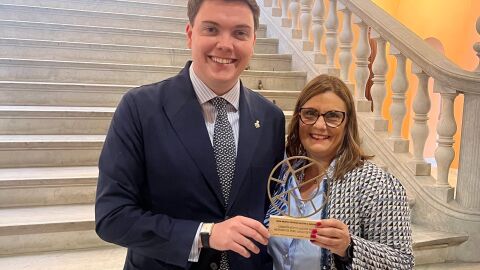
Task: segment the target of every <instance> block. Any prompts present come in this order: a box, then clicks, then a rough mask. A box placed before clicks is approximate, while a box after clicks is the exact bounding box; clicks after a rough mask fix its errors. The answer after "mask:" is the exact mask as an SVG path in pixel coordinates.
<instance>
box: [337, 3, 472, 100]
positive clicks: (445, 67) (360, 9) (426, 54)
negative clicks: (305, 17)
mask: <svg viewBox="0 0 480 270" xmlns="http://www.w3.org/2000/svg"><path fill="white" fill-rule="evenodd" d="M338 1H339V2H341V3H342V4H343V5H344V6H345V7H346V8H348V9H349V10H350V11H351V12H352V13H353V14H354V15H355V16H357V17H359V18H360V19H361V20H362V21H364V22H365V23H366V24H367V25H368V26H370V27H372V28H373V29H374V30H375V31H376V32H377V33H379V34H380V35H381V36H382V38H384V39H385V40H387V41H388V42H389V43H391V44H392V45H394V46H395V47H396V48H397V49H398V50H399V51H400V52H401V53H402V54H403V55H405V56H406V57H407V58H408V59H410V60H411V61H412V62H414V63H415V64H416V65H418V66H419V67H420V68H421V69H422V70H423V71H424V72H425V73H427V74H428V75H430V76H431V77H433V78H434V79H435V80H436V81H437V82H440V83H441V84H442V85H443V86H444V87H446V88H448V89H451V90H455V91H458V92H461V93H470V94H476V95H480V74H478V73H475V72H472V71H467V70H463V69H461V68H460V67H459V66H457V65H456V64H455V63H453V62H452V61H450V60H449V59H448V58H446V57H445V56H443V55H442V54H440V53H439V52H438V51H436V50H435V49H433V48H432V47H430V46H429V45H428V44H427V43H426V42H425V41H424V40H422V39H421V38H420V37H419V36H418V35H416V34H415V33H413V32H412V31H411V30H409V29H408V28H407V27H405V26H404V25H403V24H401V23H400V22H398V21H397V20H395V19H394V18H393V17H392V16H390V15H389V14H388V13H387V12H385V11H384V10H383V9H381V8H380V7H378V6H377V5H375V4H374V3H373V2H372V1H371V0H338Z"/></svg>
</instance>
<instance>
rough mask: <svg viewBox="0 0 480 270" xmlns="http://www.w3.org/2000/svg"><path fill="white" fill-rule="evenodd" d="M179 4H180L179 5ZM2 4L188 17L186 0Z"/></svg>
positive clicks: (12, 0)
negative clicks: (178, 0)
mask: <svg viewBox="0 0 480 270" xmlns="http://www.w3.org/2000/svg"><path fill="white" fill-rule="evenodd" d="M177 3H178V4H177ZM2 4H10V5H25V6H39V7H49V8H62V9H74V10H86V11H98V12H112V13H123V14H136V15H147V16H168V17H175V18H186V17H187V6H186V4H185V0H180V2H177V1H175V0H161V1H153V0H147V1H144V0H138V1H137V0H102V1H100V2H99V1H98V0H69V1H57V0H2Z"/></svg>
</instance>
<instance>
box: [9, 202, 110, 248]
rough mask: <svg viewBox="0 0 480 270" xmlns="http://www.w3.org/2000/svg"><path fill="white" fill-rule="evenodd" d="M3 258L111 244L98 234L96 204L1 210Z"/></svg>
mask: <svg viewBox="0 0 480 270" xmlns="http://www.w3.org/2000/svg"><path fill="white" fill-rule="evenodd" d="M0 216H1V217H2V219H1V220H0V255H2V256H5V255H13V254H24V253H33V252H42V251H55V250H69V249H81V248H92V247H102V246H107V245H111V244H109V243H106V242H104V241H103V240H101V239H100V238H99V237H98V236H97V235H96V233H95V230H94V228H95V221H94V216H95V212H94V205H93V204H79V205H55V206H38V207H19V208H3V209H0Z"/></svg>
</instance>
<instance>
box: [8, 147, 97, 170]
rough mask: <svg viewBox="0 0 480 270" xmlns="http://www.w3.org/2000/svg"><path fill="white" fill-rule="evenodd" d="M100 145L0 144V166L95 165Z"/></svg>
mask: <svg viewBox="0 0 480 270" xmlns="http://www.w3.org/2000/svg"><path fill="white" fill-rule="evenodd" d="M100 151H101V145H99V144H96V145H94V146H91V145H90V144H88V143H85V146H82V144H81V143H80V144H78V143H77V146H76V147H68V146H65V147H63V148H60V147H49V145H48V144H47V143H45V144H44V147H41V146H40V147H35V148H31V147H28V146H23V147H22V145H19V146H18V147H10V148H8V149H6V148H4V147H3V146H0V168H25V167H46V166H56V167H60V166H95V165H97V163H98V157H99V156H100Z"/></svg>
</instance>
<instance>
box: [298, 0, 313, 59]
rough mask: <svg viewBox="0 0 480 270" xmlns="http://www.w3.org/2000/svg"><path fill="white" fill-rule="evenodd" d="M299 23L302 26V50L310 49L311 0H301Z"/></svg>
mask: <svg viewBox="0 0 480 270" xmlns="http://www.w3.org/2000/svg"><path fill="white" fill-rule="evenodd" d="M300 10H301V15H300V24H301V26H302V43H303V50H304V51H312V50H313V44H312V43H311V42H310V29H311V28H312V13H311V12H312V0H302V5H301V9H300Z"/></svg>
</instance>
